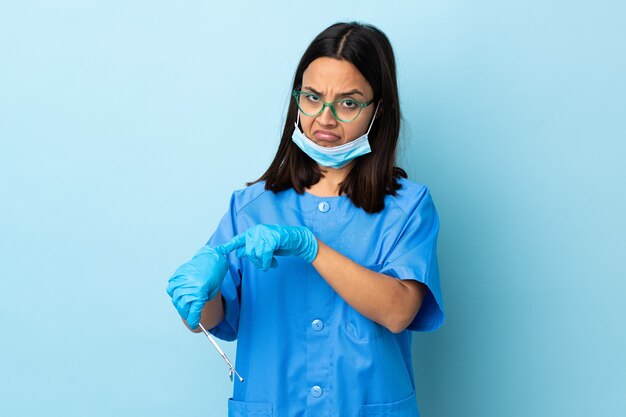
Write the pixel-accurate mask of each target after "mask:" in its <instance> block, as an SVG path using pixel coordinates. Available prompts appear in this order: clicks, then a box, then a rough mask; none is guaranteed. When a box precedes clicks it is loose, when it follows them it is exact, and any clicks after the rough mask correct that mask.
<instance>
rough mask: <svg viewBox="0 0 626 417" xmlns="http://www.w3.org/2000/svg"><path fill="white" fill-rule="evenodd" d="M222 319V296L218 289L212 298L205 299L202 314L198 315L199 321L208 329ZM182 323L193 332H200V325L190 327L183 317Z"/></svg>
mask: <svg viewBox="0 0 626 417" xmlns="http://www.w3.org/2000/svg"><path fill="white" fill-rule="evenodd" d="M222 320H224V299H223V298H222V292H221V291H218V292H217V295H216V296H215V297H213V299H212V300H210V301H207V302H206V303H205V304H204V307H203V308H202V314H201V315H200V323H201V324H202V326H203V327H204V328H205V329H207V331H208V330H210V329H212V328H214V327H215V326H217V325H218V324H220V323H221V322H222ZM183 323H185V326H187V328H188V329H189V330H191V331H192V332H194V333H201V332H202V329H201V328H200V326H198V327H196V328H195V329H193V330H192V329H190V328H189V325H188V324H187V321H185V319H183Z"/></svg>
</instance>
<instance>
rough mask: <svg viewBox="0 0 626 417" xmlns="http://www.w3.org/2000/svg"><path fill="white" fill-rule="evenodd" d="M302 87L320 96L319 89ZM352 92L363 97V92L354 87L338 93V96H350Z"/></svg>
mask: <svg viewBox="0 0 626 417" xmlns="http://www.w3.org/2000/svg"><path fill="white" fill-rule="evenodd" d="M304 88H306V89H308V90H311V92H312V93H315V94H317V95H318V96H322V93H320V92H319V91H315V89H314V88H312V87H309V86H306V87H304ZM353 94H359V95H360V96H362V97H363V98H365V94H363V93H362V92H360V91H359V90H357V89H356V88H353V89H352V90H350V91H346V92H345V93H340V94H339V97H345V96H351V95H353Z"/></svg>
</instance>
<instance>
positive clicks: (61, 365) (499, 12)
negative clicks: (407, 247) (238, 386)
mask: <svg viewBox="0 0 626 417" xmlns="http://www.w3.org/2000/svg"><path fill="white" fill-rule="evenodd" d="M208 3H209V2H206V1H202V2H201V1H186V2H171V1H107V2H104V1H101V2H96V1H86V0H81V1H70V0H65V1H56V2H47V1H40V2H35V1H21V2H12V3H9V2H3V3H2V5H0V142H1V146H0V198H1V204H0V230H1V231H0V259H1V268H2V275H1V278H0V280H1V282H2V289H1V291H0V325H1V336H0V337H1V344H0V374H1V376H0V415H2V416H66V417H69V416H86V415H89V416H113V415H115V416H135V417H140V416H168V417H169V416H174V415H206V416H225V415H226V399H227V398H228V397H229V396H230V395H231V385H230V382H229V380H228V378H227V368H226V366H225V365H224V363H223V362H222V360H221V358H219V356H218V355H217V354H216V353H215V352H214V351H213V348H212V347H211V346H210V345H209V343H208V341H207V340H205V339H204V337H203V336H201V335H194V334H191V333H189V332H188V331H187V330H186V329H185V328H184V327H183V325H182V323H181V322H180V319H179V318H178V316H177V314H176V311H175V310H174V308H173V307H172V305H171V303H170V300H169V298H168V297H167V295H166V293H165V286H166V281H167V278H168V277H169V275H170V274H171V273H172V272H173V270H174V269H175V267H176V266H178V265H179V264H180V263H182V262H183V261H185V260H187V259H188V258H189V257H190V256H191V255H192V254H193V253H194V252H195V250H196V249H197V248H199V247H200V246H201V245H202V244H203V243H204V242H205V241H206V240H207V238H208V237H209V235H210V234H211V232H212V230H213V229H214V227H215V226H216V225H217V222H218V221H219V218H220V217H221V215H222V214H223V213H224V212H225V210H226V209H227V205H228V200H229V196H230V193H231V192H232V190H233V189H235V188H240V187H242V186H243V185H244V182H245V181H249V180H253V179H256V178H257V177H258V176H259V175H260V174H261V173H262V172H263V171H264V169H265V168H266V167H267V165H268V163H269V162H270V159H271V157H272V156H273V153H274V151H275V148H276V146H277V144H278V137H279V134H280V131H281V128H282V122H283V118H284V114H285V109H286V105H287V103H288V100H287V99H288V94H289V86H290V83H291V79H292V76H293V72H294V70H295V66H296V64H297V61H298V59H299V57H300V55H301V54H302V52H303V51H304V49H305V48H306V46H307V45H308V43H309V42H310V41H311V40H312V38H313V37H314V36H315V35H316V34H317V33H318V32H319V31H321V30H322V29H324V28H325V27H326V26H328V25H330V24H331V23H334V22H336V21H340V20H354V19H356V20H363V21H367V22H370V23H373V24H375V25H377V26H379V27H380V28H381V29H382V30H383V31H385V32H386V33H387V35H388V36H389V38H390V39H391V41H392V44H393V45H394V48H395V52H396V55H397V60H398V74H399V83H400V88H401V100H402V105H403V111H404V116H405V119H406V123H405V125H404V130H403V134H402V136H403V151H404V154H403V157H402V158H403V159H402V160H403V165H404V166H405V167H406V168H407V169H408V171H409V172H410V175H411V178H412V179H413V180H415V181H418V182H422V183H426V184H428V185H429V186H430V187H431V189H432V194H433V198H434V199H435V203H436V204H437V207H438V209H439V214H440V217H441V222H442V227H441V234H440V240H439V253H440V262H441V272H442V283H443V291H444V299H445V303H446V305H445V307H446V311H447V315H448V320H447V322H446V324H445V326H444V327H443V328H442V329H441V330H440V331H438V332H436V333H433V334H417V335H415V337H414V344H415V350H414V360H415V373H416V378H417V387H416V388H417V396H418V399H419V402H420V409H421V412H422V415H423V416H425V417H428V416H432V417H435V416H437V417H459V416H471V417H500V416H509V417H517V416H520V417H521V416H568V417H574V416H581V417H582V416H592V415H593V416H605V417H606V416H618V415H619V416H621V415H623V410H624V409H625V408H626V399H625V397H624V396H623V395H620V394H623V392H624V389H625V388H624V387H625V386H626V355H625V354H624V352H625V351H626V337H625V328H626V326H625V320H624V317H626V307H625V306H624V304H625V303H624V302H623V298H624V294H625V292H626V284H625V278H626V271H625V267H624V262H623V258H624V253H625V250H626V245H625V243H624V242H625V240H624V232H625V231H626V227H625V221H624V215H623V213H624V212H626V207H625V206H626V197H625V195H624V194H625V193H624V183H625V178H626V173H625V168H624V165H625V164H624V159H625V156H626V155H625V153H626V152H625V150H626V146H625V145H624V139H626V134H625V129H624V126H623V123H624V115H625V114H626V103H625V97H626V83H625V81H624V74H625V73H626V59H625V58H624V51H625V50H626V45H625V43H626V41H625V39H626V30H625V29H624V25H623V22H624V15H625V12H626V10H625V8H624V6H621V5H620V2H617V1H615V2H606V1H605V2H597V1H596V2H591V1H589V2H581V1H558V2H556V1H555V2H544V1H534V2H533V1H531V2H512V1H508V2H496V1H483V2H476V1H443V2H425V1H416V2H410V3H411V4H410V5H409V2H406V3H400V2H398V3H397V4H389V5H386V6H384V7H383V6H381V2H373V1H359V2H334V3H320V2H309V3H306V4H303V3H295V2H283V3H279V2H271V3H270V2H249V3H244V2H241V1H231V2H226V3H223V4H222V3H220V4H215V3H211V4H208ZM546 3H549V4H546ZM248 94H253V95H255V96H257V97H258V96H262V97H264V100H265V101H264V103H263V105H262V106H260V107H258V108H256V109H254V111H250V109H247V108H245V107H244V106H242V104H241V103H242V98H244V97H246V95H248ZM222 345H223V346H224V348H225V350H226V351H227V353H228V354H230V355H231V356H234V353H235V344H234V343H222Z"/></svg>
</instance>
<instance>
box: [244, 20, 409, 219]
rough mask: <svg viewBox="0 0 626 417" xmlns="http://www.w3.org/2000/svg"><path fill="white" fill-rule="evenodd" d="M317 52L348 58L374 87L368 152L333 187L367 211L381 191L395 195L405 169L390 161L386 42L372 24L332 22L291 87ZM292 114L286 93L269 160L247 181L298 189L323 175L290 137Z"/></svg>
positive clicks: (391, 112) (393, 135)
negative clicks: (281, 121)
mask: <svg viewBox="0 0 626 417" xmlns="http://www.w3.org/2000/svg"><path fill="white" fill-rule="evenodd" d="M320 57H330V58H335V59H341V60H345V61H348V62H350V63H352V64H353V65H354V66H355V67H356V68H357V69H358V70H359V71H360V72H361V74H363V76H364V77H365V79H366V80H367V81H368V82H369V84H370V85H371V87H372V89H373V90H374V100H375V101H376V102H378V101H380V100H382V101H381V103H380V107H379V109H378V116H377V118H376V120H375V121H374V123H373V125H372V128H371V130H370V133H369V135H368V138H369V142H370V146H371V148H372V152H370V153H368V154H366V155H363V156H360V157H358V158H356V159H355V160H354V164H353V167H352V168H351V170H350V172H349V173H348V175H347V176H346V178H345V180H344V181H343V182H342V183H341V185H340V188H339V194H340V195H343V194H345V195H347V196H348V197H349V198H350V200H351V201H352V203H353V204H354V205H355V206H356V207H360V208H362V209H363V210H365V211H366V212H368V213H377V212H380V211H381V210H383V208H384V207H385V201H384V200H385V195H386V194H391V195H396V190H397V189H398V188H400V184H399V183H398V179H399V178H400V177H402V178H407V174H406V172H405V171H404V170H403V169H402V168H399V167H396V166H395V165H396V148H397V144H398V137H399V133H400V121H401V117H402V116H401V114H400V102H399V99H398V85H397V79H396V62H395V58H394V53H393V49H392V47H391V43H390V42H389V39H388V38H387V36H386V35H385V34H384V33H383V32H382V31H381V30H380V29H378V28H376V27H375V26H373V25H369V24H364V23H360V22H349V23H335V24H333V25H331V26H329V27H328V28H326V29H325V30H324V31H323V32H322V33H320V34H319V35H318V36H317V37H316V38H315V39H314V40H313V41H312V42H311V44H310V45H309V47H308V48H307V49H306V51H305V52H304V55H302V58H301V59H300V63H299V64H298V67H297V69H296V73H295V76H294V79H293V87H292V90H293V89H297V88H299V87H300V86H301V85H302V74H303V73H304V71H305V70H306V68H307V67H308V66H309V64H310V63H311V62H313V61H314V60H315V59H317V58H320ZM297 114H298V107H297V105H296V101H295V99H294V97H293V96H292V97H291V99H290V102H289V109H288V110H287V117H286V120H285V126H284V129H283V134H282V137H281V140H280V145H279V146H278V150H277V152H276V156H275V157H274V160H273V161H272V163H271V165H270V166H269V168H268V169H267V171H266V172H265V173H264V174H263V175H262V176H261V177H260V178H259V179H258V180H256V181H253V182H249V183H247V185H252V184H255V183H257V182H260V181H266V183H265V189H267V190H271V191H273V192H279V191H283V190H286V189H289V188H292V187H293V188H294V189H295V190H296V191H297V192H298V193H300V194H302V193H303V192H304V190H305V189H306V188H308V187H311V186H312V185H314V184H316V183H317V182H318V181H319V180H320V178H321V177H322V175H323V174H322V172H321V170H320V167H319V166H318V165H317V163H316V162H315V161H314V160H312V159H311V158H310V157H309V156H308V155H306V154H305V153H304V152H303V151H302V150H301V149H300V148H298V146H297V145H296V144H295V143H294V142H293V141H292V140H291V136H292V134H293V131H294V124H295V122H296V117H297Z"/></svg>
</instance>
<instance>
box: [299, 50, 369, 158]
mask: <svg viewBox="0 0 626 417" xmlns="http://www.w3.org/2000/svg"><path fill="white" fill-rule="evenodd" d="M301 89H302V91H307V92H312V93H316V94H318V95H319V96H320V97H321V98H322V100H324V101H326V102H331V101H334V100H339V99H354V100H358V101H360V102H362V103H365V102H368V101H370V100H372V99H373V98H374V91H373V90H372V87H371V86H370V84H369V83H368V82H367V80H366V79H365V78H364V77H363V75H362V74H361V73H360V72H359V70H358V69H357V68H356V67H355V66H354V65H353V64H351V63H350V62H348V61H344V60H339V59H335V58H327V57H322V58H317V59H316V60H314V61H313V62H311V63H310V64H309V66H308V67H307V68H306V69H305V70H304V73H303V74H302V88H301ZM355 90H356V91H355ZM347 92H351V93H350V94H347V95H344V93H347ZM375 108H376V103H372V104H370V105H369V106H367V107H366V108H364V109H363V111H361V114H359V116H358V117H357V118H356V120H353V121H351V122H349V123H346V122H340V121H339V120H337V119H335V117H334V116H333V114H332V112H331V110H330V108H328V107H326V108H324V111H323V112H322V113H320V114H319V115H317V116H307V115H305V114H303V113H302V112H300V124H301V126H302V132H304V134H305V135H306V136H307V137H308V138H309V139H311V140H312V141H313V142H315V143H316V144H318V145H320V146H324V147H333V146H339V145H342V144H344V143H348V142H351V141H353V140H355V139H356V138H358V137H359V136H361V135H363V134H364V133H365V132H367V128H368V127H369V125H370V121H371V119H372V116H373V114H374V110H375ZM379 113H380V110H379Z"/></svg>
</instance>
